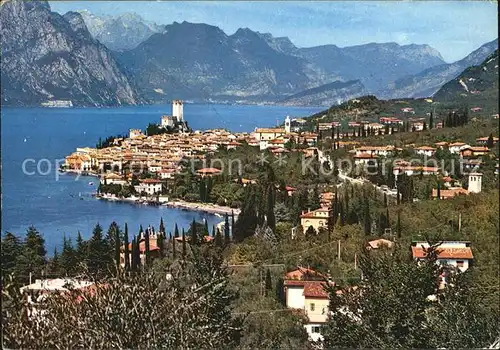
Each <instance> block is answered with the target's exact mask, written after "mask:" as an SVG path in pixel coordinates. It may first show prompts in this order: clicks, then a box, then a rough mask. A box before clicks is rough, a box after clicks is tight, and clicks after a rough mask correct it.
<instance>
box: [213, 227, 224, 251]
mask: <svg viewBox="0 0 500 350" xmlns="http://www.w3.org/2000/svg"><path fill="white" fill-rule="evenodd" d="M214 243H215V246H216V247H219V248H222V247H224V240H223V238H222V234H221V233H220V230H219V229H216V231H215V239H214Z"/></svg>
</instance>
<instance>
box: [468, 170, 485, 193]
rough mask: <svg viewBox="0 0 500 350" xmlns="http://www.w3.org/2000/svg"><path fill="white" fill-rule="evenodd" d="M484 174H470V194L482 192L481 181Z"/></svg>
mask: <svg viewBox="0 0 500 350" xmlns="http://www.w3.org/2000/svg"><path fill="white" fill-rule="evenodd" d="M482 177H483V174H481V173H470V174H469V188H468V190H469V192H472V193H479V192H481V179H482Z"/></svg>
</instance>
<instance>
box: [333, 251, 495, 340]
mask: <svg viewBox="0 0 500 350" xmlns="http://www.w3.org/2000/svg"><path fill="white" fill-rule="evenodd" d="M426 254H427V258H426V259H425V260H424V261H423V262H421V263H418V262H416V261H414V260H413V259H411V258H409V257H408V255H407V253H406V249H401V250H400V249H397V250H396V251H395V252H393V253H391V252H381V254H363V255H362V256H361V257H360V268H361V270H362V271H363V276H364V278H363V280H362V281H361V282H360V283H359V284H358V285H357V287H356V288H352V287H345V288H343V289H342V293H341V294H339V293H337V291H336V288H335V287H328V290H329V293H330V306H329V310H330V311H331V314H330V316H329V318H328V322H327V325H326V326H325V327H324V328H323V336H324V346H325V348H408V349H410V348H422V349H423V348H425V349H429V348H478V347H479V348H481V347H485V346H488V345H489V344H490V343H491V342H492V341H493V340H494V339H495V337H496V336H497V335H498V331H497V328H496V322H495V320H493V319H492V317H489V316H487V315H486V314H485V313H484V312H483V311H482V310H481V309H480V308H479V307H478V304H479V303H478V299H477V294H475V292H474V289H473V288H471V287H472V286H471V285H470V282H467V279H468V275H469V273H468V272H465V273H463V274H460V273H456V272H455V271H454V270H450V271H449V276H450V277H449V278H450V282H452V283H449V284H447V285H446V287H445V289H444V290H439V283H438V281H439V280H440V275H441V274H442V270H443V268H441V267H439V265H438V264H436V258H437V254H436V250H435V248H429V249H427V250H426ZM431 296H434V297H435V298H436V300H435V301H431V300H432V299H429V297H431ZM463 315H467V317H463ZM457 322H458V323H459V324H457Z"/></svg>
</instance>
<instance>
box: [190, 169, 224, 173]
mask: <svg viewBox="0 0 500 350" xmlns="http://www.w3.org/2000/svg"><path fill="white" fill-rule="evenodd" d="M196 172H197V173H198V174H219V173H220V172H221V170H220V169H217V168H203V169H200V170H196Z"/></svg>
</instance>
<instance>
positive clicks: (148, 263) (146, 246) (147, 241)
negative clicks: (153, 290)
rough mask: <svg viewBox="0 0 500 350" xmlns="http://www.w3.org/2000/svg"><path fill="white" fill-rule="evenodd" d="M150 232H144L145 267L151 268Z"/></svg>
mask: <svg viewBox="0 0 500 350" xmlns="http://www.w3.org/2000/svg"><path fill="white" fill-rule="evenodd" d="M149 238H150V236H149V230H146V231H145V232H144V266H147V267H149V266H151V252H150V239H149Z"/></svg>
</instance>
